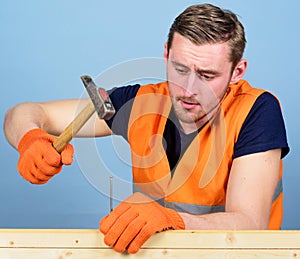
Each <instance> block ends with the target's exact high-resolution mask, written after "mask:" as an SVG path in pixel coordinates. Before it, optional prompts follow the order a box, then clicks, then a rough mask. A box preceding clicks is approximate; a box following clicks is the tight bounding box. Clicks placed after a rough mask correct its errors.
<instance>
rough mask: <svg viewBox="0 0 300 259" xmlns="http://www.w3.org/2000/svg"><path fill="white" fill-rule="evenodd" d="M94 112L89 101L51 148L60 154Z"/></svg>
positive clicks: (93, 107)
mask: <svg viewBox="0 0 300 259" xmlns="http://www.w3.org/2000/svg"><path fill="white" fill-rule="evenodd" d="M94 112H95V106H94V104H93V102H92V101H91V100H89V101H88V103H87V105H86V106H85V107H84V108H83V109H82V110H81V112H80V113H79V114H78V115H77V116H76V117H75V119H74V120H73V121H72V122H71V123H70V124H69V125H68V126H67V127H66V128H65V130H64V131H63V132H62V133H61V134H60V135H59V137H58V138H57V139H56V140H55V141H54V142H53V147H54V148H55V149H56V151H57V152H58V153H61V151H63V149H64V148H65V146H66V145H67V144H68V143H69V142H70V141H71V139H72V138H73V136H75V135H76V133H77V132H78V131H79V130H80V129H81V128H82V126H83V125H84V124H85V123H86V122H87V121H88V119H89V118H90V117H91V116H92V115H93V113H94Z"/></svg>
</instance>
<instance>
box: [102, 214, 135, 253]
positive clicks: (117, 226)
mask: <svg viewBox="0 0 300 259" xmlns="http://www.w3.org/2000/svg"><path fill="white" fill-rule="evenodd" d="M136 217H138V213H137V212H135V211H132V210H128V211H127V212H125V213H124V214H123V215H121V216H120V217H119V219H118V220H117V221H116V222H115V223H114V224H113V226H112V227H111V228H110V229H109V230H108V232H107V233H106V235H105V237H104V242H105V244H107V245H108V246H114V245H115V244H116V242H117V241H118V239H119V237H120V236H121V234H122V233H123V232H124V231H125V230H126V228H127V227H128V225H129V224H130V222H132V221H133V220H134V219H135V218H136ZM129 235H130V236H129V237H128V238H129V239H130V240H132V239H133V238H134V236H131V233H129ZM125 248H126V247H124V249H125ZM124 249H123V250H124Z"/></svg>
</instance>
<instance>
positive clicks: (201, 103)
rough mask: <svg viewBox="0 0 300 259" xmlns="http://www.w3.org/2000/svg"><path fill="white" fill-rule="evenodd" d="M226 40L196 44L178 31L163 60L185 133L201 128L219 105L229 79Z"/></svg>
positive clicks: (173, 99) (174, 105) (172, 96)
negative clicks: (219, 42) (223, 41)
mask: <svg viewBox="0 0 300 259" xmlns="http://www.w3.org/2000/svg"><path fill="white" fill-rule="evenodd" d="M228 55H229V47H228V44H227V43H221V44H205V45H195V44H193V43H192V42H191V41H189V40H188V39H186V38H184V37H183V36H181V35H180V34H178V33H175V34H174V37H173V42H172V47H171V49H170V50H169V53H167V50H166V48H165V54H164V57H165V61H166V65H167V77H168V83H169V91H170V95H171V99H172V103H173V107H174V110H175V113H176V115H177V117H178V119H179V121H180V123H181V126H182V128H183V130H184V131H185V132H186V133H189V132H190V131H194V130H195V129H196V128H199V127H201V126H202V125H203V124H204V123H205V122H206V121H207V120H208V119H209V118H210V117H211V115H212V113H213V112H214V111H215V109H216V108H217V107H218V105H219V103H220V101H221V100H222V98H223V97H224V95H225V93H226V90H227V87H228V85H229V82H230V79H231V71H232V63H231V62H229V59H228Z"/></svg>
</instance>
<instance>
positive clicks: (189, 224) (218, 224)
mask: <svg viewBox="0 0 300 259" xmlns="http://www.w3.org/2000/svg"><path fill="white" fill-rule="evenodd" d="M179 214H180V216H181V217H182V219H183V221H184V223H185V228H186V229H187V230H255V229H267V226H265V225H264V224H261V223H259V222H255V220H253V219H251V218H250V217H249V216H247V215H245V214H243V213H240V212H219V213H212V214H204V215H192V214H188V213H179Z"/></svg>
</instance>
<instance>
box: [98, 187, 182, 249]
mask: <svg viewBox="0 0 300 259" xmlns="http://www.w3.org/2000/svg"><path fill="white" fill-rule="evenodd" d="M184 228H185V225H184V222H183V220H182V218H181V217H180V215H179V214H178V213H177V212H176V211H175V210H172V209H168V208H164V207H162V206H161V205H159V204H158V203H156V202H155V201H153V200H151V199H150V198H148V197H147V196H145V195H143V194H142V193H138V192H137V193H134V194H133V195H131V196H129V198H127V199H126V200H125V201H123V202H121V203H120V204H119V205H118V206H117V207H116V208H115V209H114V210H113V211H112V212H111V213H110V214H109V215H107V216H105V217H104V218H103V219H102V220H101V221H100V231H101V232H102V233H103V234H104V235H105V237H104V242H105V244H107V245H108V246H113V247H114V250H115V251H117V252H120V253H121V252H123V251H125V250H127V251H128V253H131V254H134V253H136V252H138V250H139V249H140V247H141V246H142V245H143V244H144V243H145V242H146V241H147V240H148V239H149V238H150V237H151V236H152V235H153V234H154V233H156V232H160V231H164V230H168V229H184Z"/></svg>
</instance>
